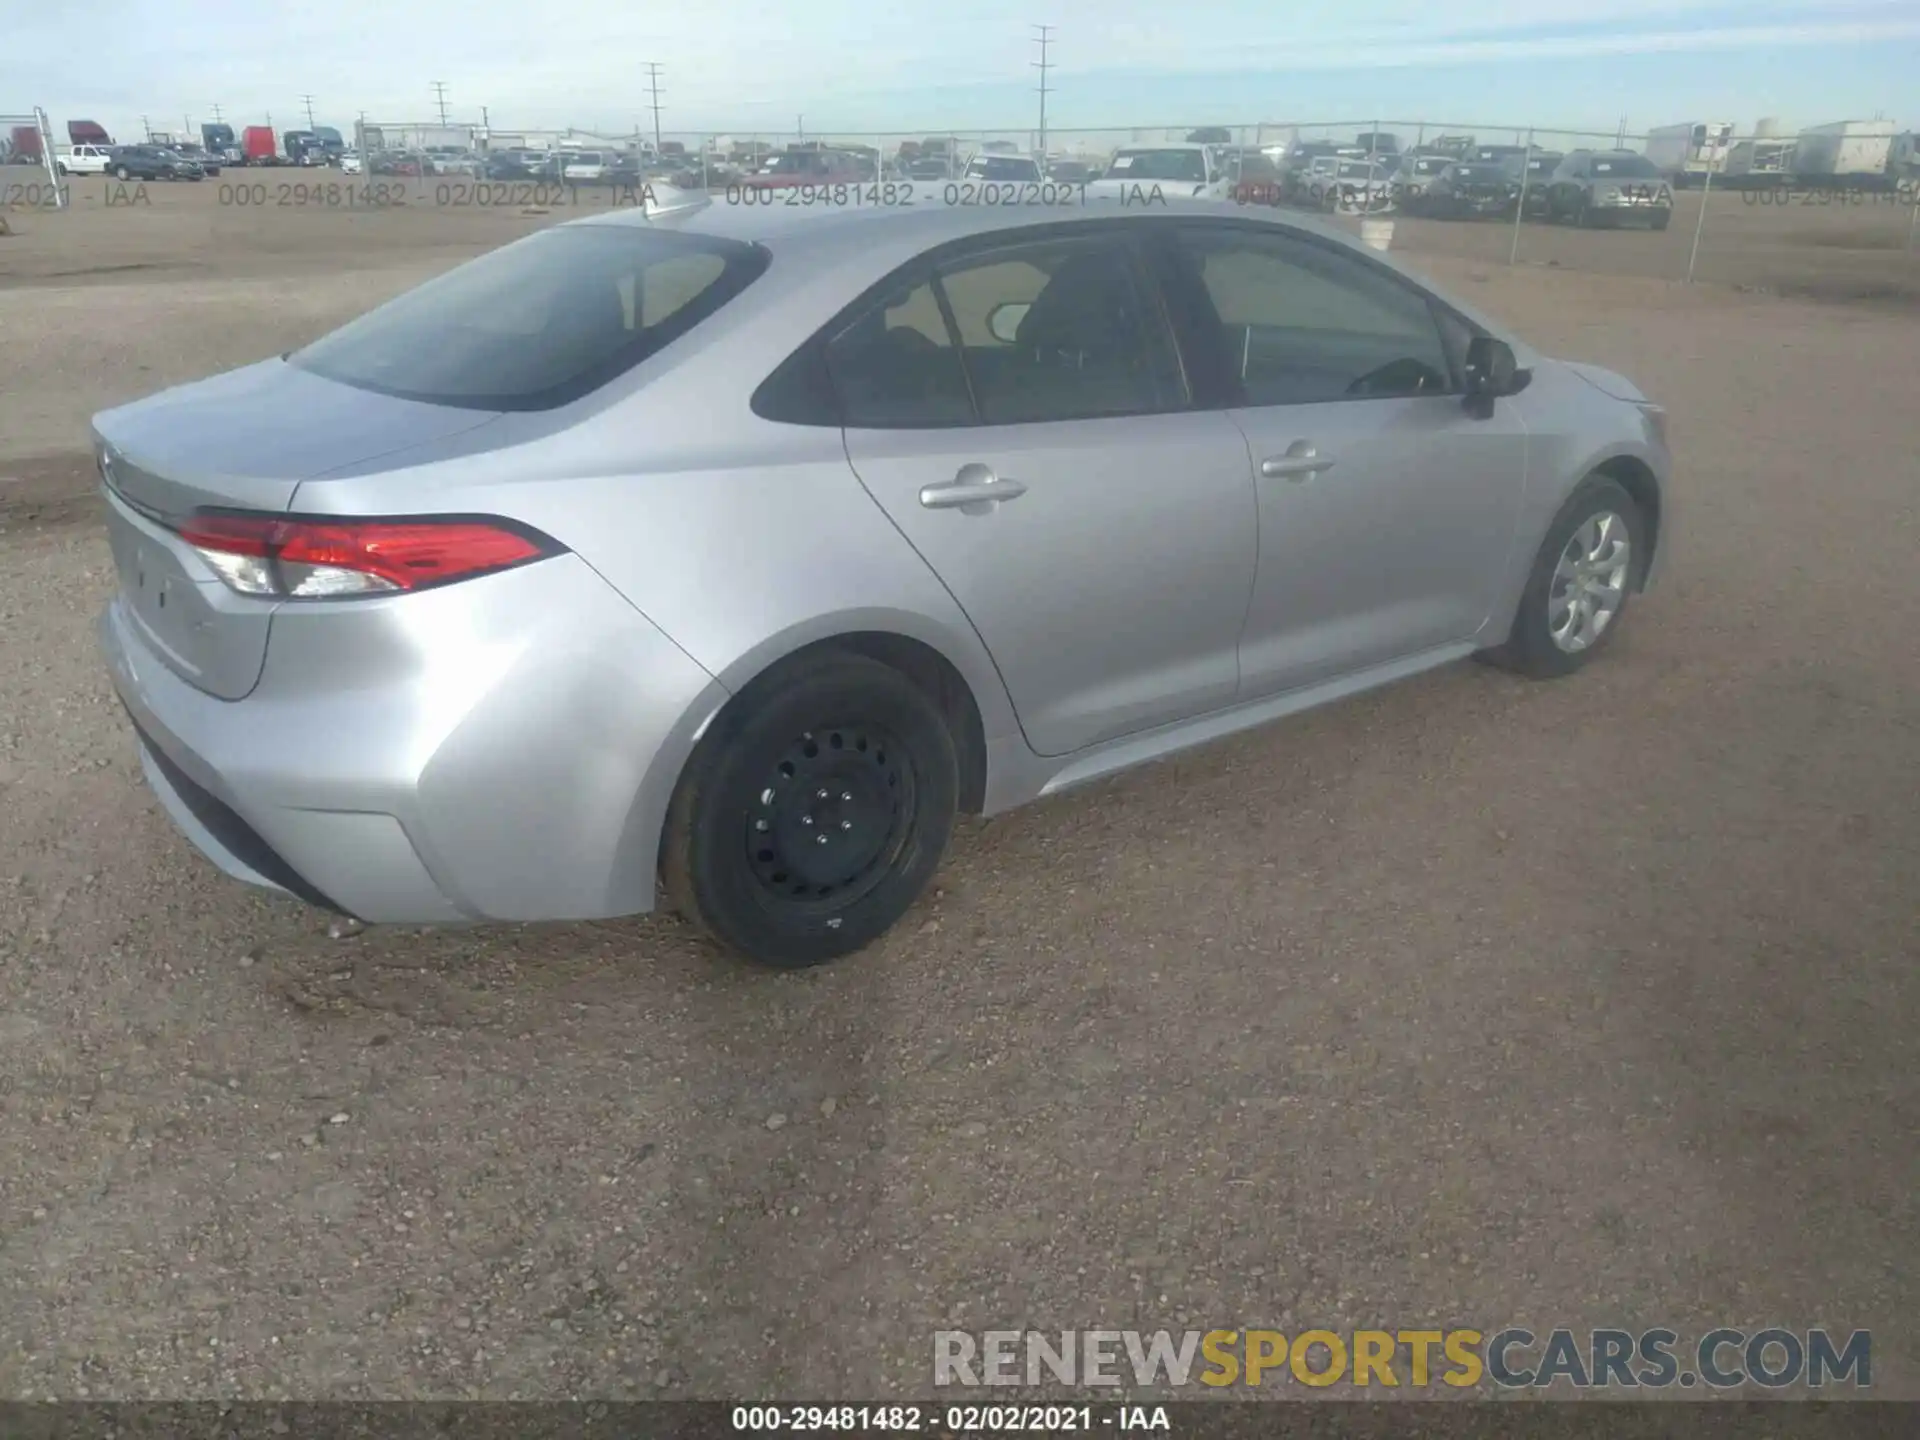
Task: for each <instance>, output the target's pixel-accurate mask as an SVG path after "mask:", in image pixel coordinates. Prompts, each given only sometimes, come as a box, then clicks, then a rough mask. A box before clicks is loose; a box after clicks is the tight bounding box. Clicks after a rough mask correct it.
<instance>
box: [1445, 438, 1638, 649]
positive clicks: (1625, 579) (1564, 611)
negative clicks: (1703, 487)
mask: <svg viewBox="0 0 1920 1440" xmlns="http://www.w3.org/2000/svg"><path fill="white" fill-rule="evenodd" d="M1646 533H1647V531H1646V522H1645V519H1644V518H1643V517H1642V515H1641V513H1640V507H1639V506H1638V505H1637V504H1635V503H1634V499H1633V497H1632V496H1631V495H1629V494H1628V493H1627V492H1626V490H1625V489H1624V488H1623V487H1622V486H1621V485H1620V483H1619V482H1618V481H1616V480H1611V479H1609V478H1608V477H1606V476H1605V475H1591V476H1588V477H1587V479H1586V480H1584V481H1582V482H1581V484H1580V485H1579V486H1578V487H1576V488H1575V490H1574V492H1573V494H1572V495H1570V496H1568V497H1567V503H1566V504H1564V505H1562V506H1561V507H1560V513H1559V514H1558V515H1556V516H1555V517H1554V520H1553V524H1552V525H1550V526H1548V527H1547V535H1546V538H1545V539H1544V540H1543V541H1541V543H1540V550H1539V553H1538V554H1536V555H1535V556H1534V561H1533V568H1532V570H1531V571H1529V572H1528V575H1527V584H1526V588H1525V589H1524V590H1523V591H1522V592H1521V595H1520V608H1519V610H1518V611H1517V612H1516V613H1515V615H1514V617H1513V628H1512V629H1511V630H1510V631H1509V632H1508V633H1507V639H1506V641H1505V643H1504V644H1502V645H1500V646H1499V647H1498V648H1496V649H1492V650H1484V651H1481V652H1480V654H1479V656H1478V657H1477V658H1479V659H1482V660H1484V661H1486V662H1487V663H1488V664H1492V665H1498V666H1499V667H1500V668H1502V669H1504V670H1511V671H1513V672H1514V673H1515V674H1517V675H1524V676H1526V677H1527V678H1529V679H1533V680H1554V679H1558V678H1560V677H1561V676H1563V675H1571V674H1573V672H1574V671H1576V670H1579V669H1582V668H1584V667H1585V666H1586V665H1587V664H1588V663H1589V662H1590V661H1591V660H1592V659H1593V657H1594V656H1595V655H1596V654H1598V653H1599V652H1600V650H1601V649H1603V648H1604V647H1605V646H1606V644H1607V642H1608V641H1609V640H1611V639H1612V638H1613V636H1614V635H1615V634H1616V633H1618V631H1619V629H1620V622H1621V621H1622V620H1623V619H1624V618H1625V615H1626V609H1627V603H1628V601H1629V599H1630V598H1631V596H1632V594H1633V592H1634V591H1635V590H1636V589H1638V588H1639V585H1640V578H1641V576H1643V575H1644V574H1645V573H1646V564H1647V558H1648V557H1647V552H1646V545H1645V536H1646ZM1621 546H1624V548H1619V547H1621ZM1596 550H1597V551H1598V552H1599V558H1598V560H1596V559H1595V553H1594V552H1595V551H1596ZM1575 552H1578V553H1577V554H1576V553H1575ZM1583 599H1584V600H1587V602H1588V608H1587V612H1586V613H1587V614H1588V616H1589V617H1590V619H1589V621H1588V622H1587V623H1584V624H1583V623H1582V622H1581V621H1580V610H1579V602H1580V601H1581V600H1583ZM1602 610H1604V611H1605V612H1606V615H1605V618H1604V619H1601V620H1599V622H1598V624H1597V625H1595V624H1593V623H1592V620H1591V617H1594V616H1596V615H1597V614H1598V612H1600V611H1602ZM1556 637H1557V638H1556ZM1582 641H1584V643H1578V642H1582Z"/></svg>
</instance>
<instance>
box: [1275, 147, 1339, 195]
mask: <svg viewBox="0 0 1920 1440" xmlns="http://www.w3.org/2000/svg"><path fill="white" fill-rule="evenodd" d="M1339 170H1340V157H1339V155H1337V154H1335V153H1334V152H1333V151H1331V150H1329V151H1326V152H1324V153H1322V154H1319V155H1313V156H1309V157H1307V158H1306V163H1305V165H1303V166H1300V167H1297V168H1289V169H1288V170H1287V172H1286V174H1285V176H1284V177H1283V181H1284V184H1285V187H1286V191H1287V199H1289V200H1290V201H1292V202H1293V203H1295V204H1298V205H1318V204H1319V203H1320V200H1321V196H1322V195H1323V194H1324V193H1325V191H1326V187H1327V186H1328V185H1330V184H1331V183H1332V182H1333V178H1334V176H1335V175H1337V174H1338V173H1339Z"/></svg>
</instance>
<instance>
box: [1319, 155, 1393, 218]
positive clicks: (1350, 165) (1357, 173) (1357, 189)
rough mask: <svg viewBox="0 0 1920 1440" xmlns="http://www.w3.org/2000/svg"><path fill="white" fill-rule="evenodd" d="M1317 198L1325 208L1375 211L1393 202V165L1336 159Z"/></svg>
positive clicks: (1356, 212)
mask: <svg viewBox="0 0 1920 1440" xmlns="http://www.w3.org/2000/svg"><path fill="white" fill-rule="evenodd" d="M1315 198H1316V200H1317V201H1318V203H1319V206H1320V208H1321V209H1322V210H1335V211H1339V212H1341V213H1343V214H1348V215H1373V214H1378V213H1380V212H1382V211H1386V210H1391V209H1393V206H1394V187H1393V167H1392V166H1390V165H1383V164H1379V163H1369V162H1367V161H1365V160H1346V159H1342V160H1337V161H1336V162H1335V169H1334V171H1333V174H1332V175H1331V176H1330V177H1328V178H1327V179H1325V180H1323V181H1322V182H1321V185H1320V190H1319V192H1318V194H1317V195H1316V197H1315Z"/></svg>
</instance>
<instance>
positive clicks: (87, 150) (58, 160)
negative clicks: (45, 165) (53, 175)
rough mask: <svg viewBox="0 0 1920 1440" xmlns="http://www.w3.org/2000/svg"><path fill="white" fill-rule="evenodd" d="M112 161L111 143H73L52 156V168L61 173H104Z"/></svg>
mask: <svg viewBox="0 0 1920 1440" xmlns="http://www.w3.org/2000/svg"><path fill="white" fill-rule="evenodd" d="M112 162H113V146H111V145H75V146H74V147H72V148H71V149H70V150H68V151H67V153H66V154H64V155H56V156H55V157H54V161H53V168H54V169H56V170H58V171H59V172H60V173H61V174H62V175H104V174H106V173H107V166H108V165H110V164H111V163H112Z"/></svg>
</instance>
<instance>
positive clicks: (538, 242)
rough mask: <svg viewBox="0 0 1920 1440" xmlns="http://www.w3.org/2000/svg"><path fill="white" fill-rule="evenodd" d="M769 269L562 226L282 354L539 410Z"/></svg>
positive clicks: (755, 254) (463, 402)
mask: <svg viewBox="0 0 1920 1440" xmlns="http://www.w3.org/2000/svg"><path fill="white" fill-rule="evenodd" d="M766 267H767V255H766V252H765V251H764V250H761V249H759V248H757V247H755V246H752V245H747V244H743V243H741V242H739V241H733V240H720V239H716V238H714V237H711V236H700V235H690V234H684V233H673V232H662V231H656V230H649V229H647V228H645V227H642V226H627V225H564V226H559V227H556V228H555V229H552V230H543V231H540V232H539V233H537V234H534V235H531V236H529V237H527V238H526V239H524V240H520V241H517V242H515V243H514V244H512V245H508V246H506V247H504V248H502V249H499V250H495V251H493V252H492V253H490V254H487V255H483V256H481V257H480V258H479V259H477V260H473V261H470V262H468V263H467V264H465V265H462V266H460V267H459V268H458V269H455V270H453V271H450V272H449V273H447V274H446V275H443V276H441V277H440V278H439V279H437V280H432V281H429V282H428V283H427V284H425V285H422V286H421V287H419V288H418V289H416V290H411V291H408V292H407V293H406V294H404V295H402V296H400V297H399V298H398V299H396V300H393V301H390V302H388V303H387V304H385V305H382V306H381V307H380V308H379V309H377V310H373V311H371V312H369V313H368V314H366V315H363V316H361V317H360V318H359V319H358V320H354V321H352V322H350V323H349V324H347V325H345V326H343V327H341V328H340V329H338V330H336V331H334V332H333V333H332V334H331V335H326V336H323V337H322V338H321V339H319V340H316V341H315V342H314V343H313V344H311V345H308V346H307V347H306V348H305V349H302V350H297V351H295V352H293V353H292V354H291V355H289V356H288V357H287V359H288V363H290V364H292V365H295V366H297V367H298V368H300V369H302V370H307V371H310V372H312V373H313V374H316V375H320V376H322V377H324V378H326V379H329V380H336V381H338V382H340V383H341V384H344V385H354V386H358V387H359V388H361V389H364V390H373V391H376V392H378V393H380V394H383V395H393V396H397V397H398V398H400V399H404V400H420V401H425V402H427V403H429V404H438V405H453V406H459V407H462V408H465V409H474V410H546V409H551V408H553V407H554V406H557V405H563V404H566V403H567V402H569V401H571V400H575V399H578V398H580V397H581V396H583V395H586V394H589V393H591V392H592V391H593V390H596V389H598V388H599V387H600V386H602V385H604V384H606V383H607V382H608V381H610V380H612V379H613V378H614V377H615V376H617V375H620V374H622V373H623V372H625V371H627V370H629V369H631V368H632V367H633V366H635V365H638V364H639V363H640V362H641V361H643V360H645V359H647V358H648V357H649V356H651V355H654V354H656V353H658V352H659V351H660V350H662V349H664V348H665V347H666V346H667V345H669V344H671V343H672V342H673V341H674V340H676V339H678V338H679V337H680V336H681V335H683V334H685V333H686V332H687V331H688V330H690V329H692V328H693V327H694V326H695V325H697V324H699V323H700V322H701V321H702V320H704V319H706V318H707V317H708V316H710V315H712V314H713V313H714V312H715V311H717V310H718V309H719V308H720V307H721V306H723V305H725V304H726V303H727V302H728V301H729V300H731V299H732V298H733V297H734V296H736V295H738V294H739V293H740V292H741V291H742V290H743V289H745V288H746V287H747V286H748V285H749V284H751V283H752V282H753V281H754V280H755V279H757V278H758V277H759V276H760V274H761V273H762V272H763V271H764V270H765V269H766Z"/></svg>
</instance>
